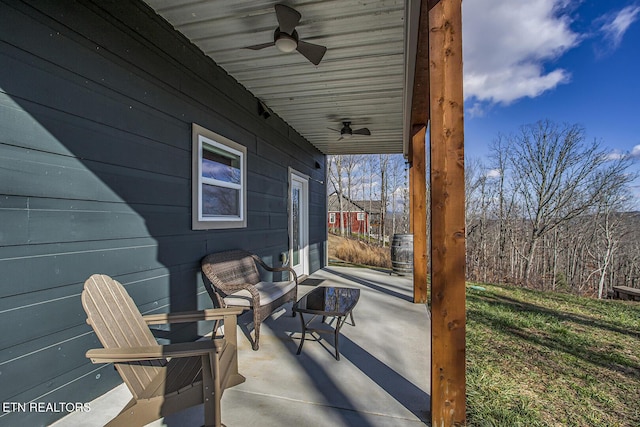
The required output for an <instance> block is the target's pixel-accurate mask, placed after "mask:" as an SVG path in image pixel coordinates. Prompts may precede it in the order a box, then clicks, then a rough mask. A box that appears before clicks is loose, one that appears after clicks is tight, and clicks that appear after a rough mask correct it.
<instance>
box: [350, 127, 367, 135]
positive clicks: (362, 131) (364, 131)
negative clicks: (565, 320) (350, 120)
mask: <svg viewBox="0 0 640 427" xmlns="http://www.w3.org/2000/svg"><path fill="white" fill-rule="evenodd" d="M353 134H354V135H371V132H370V131H369V129H367V128H362V129H356V130H354V131H353Z"/></svg>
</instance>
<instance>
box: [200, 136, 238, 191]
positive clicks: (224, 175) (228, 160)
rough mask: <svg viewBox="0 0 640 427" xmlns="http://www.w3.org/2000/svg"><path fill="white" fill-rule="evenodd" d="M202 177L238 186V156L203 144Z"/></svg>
mask: <svg viewBox="0 0 640 427" xmlns="http://www.w3.org/2000/svg"><path fill="white" fill-rule="evenodd" d="M202 176H203V178H213V179H216V180H219V181H224V182H231V183H233V184H240V176H241V175H240V156H238V155H235V154H233V153H229V152H226V151H224V150H221V149H220V148H217V147H212V146H211V145H205V144H203V145H202Z"/></svg>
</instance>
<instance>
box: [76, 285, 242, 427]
mask: <svg viewBox="0 0 640 427" xmlns="http://www.w3.org/2000/svg"><path fill="white" fill-rule="evenodd" d="M82 306H83V307H84V310H85V312H86V313H87V323H89V324H90V325H91V326H92V327H93V330H94V331H95V333H96V335H97V336H98V338H99V339H100V342H101V343H102V345H103V346H104V348H101V349H93V350H89V351H88V352H87V354H86V355H87V357H88V358H89V359H91V361H92V362H93V363H113V364H114V365H115V367H116V369H117V370H118V372H119V373H120V375H121V376H122V379H123V381H124V382H125V383H126V384H127V387H129V390H130V391H131V394H132V395H133V398H132V399H131V401H130V402H129V403H128V404H127V405H126V406H125V407H124V408H123V409H122V411H121V412H120V414H118V416H116V417H115V418H114V419H113V420H111V421H110V422H109V423H108V424H107V426H126V427H132V426H143V425H145V424H148V423H149V422H151V421H154V420H156V419H159V418H161V417H164V416H166V415H169V414H172V413H174V412H178V411H181V410H183V409H186V408H189V407H191V406H195V405H198V404H201V403H204V416H205V425H207V426H220V425H221V416H220V398H221V397H222V393H223V391H224V389H225V388H228V387H232V386H234V385H237V384H240V383H242V382H244V380H245V378H244V377H243V376H242V375H240V374H239V373H238V358H237V342H236V318H237V315H238V314H240V313H241V312H242V309H239V308H225V309H213V310H203V311H192V312H185V313H175V314H171V313H169V314H157V315H149V316H142V315H141V314H140V311H139V310H138V308H137V307H136V305H135V303H134V302H133V300H132V299H131V297H130V296H129V294H128V293H127V291H126V290H125V289H124V287H123V286H122V285H121V284H120V283H118V282H117V281H116V280H114V279H112V278H111V277H109V276H105V275H98V274H95V275H93V276H91V277H90V278H89V279H88V280H87V281H86V282H85V284H84V291H83V292H82ZM198 320H216V321H219V320H223V321H224V338H217V339H213V340H207V341H198V342H190V343H178V344H170V345H159V344H158V343H157V342H156V340H155V338H154V336H153V334H152V333H151V330H150V329H149V327H148V325H150V324H162V323H181V322H195V321H198ZM214 335H215V334H214Z"/></svg>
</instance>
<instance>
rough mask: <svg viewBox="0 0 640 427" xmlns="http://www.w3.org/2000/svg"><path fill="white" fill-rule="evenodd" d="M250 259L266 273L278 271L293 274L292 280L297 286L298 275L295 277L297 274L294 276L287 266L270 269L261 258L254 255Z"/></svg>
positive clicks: (293, 272) (294, 273)
mask: <svg viewBox="0 0 640 427" xmlns="http://www.w3.org/2000/svg"><path fill="white" fill-rule="evenodd" d="M251 258H253V260H254V261H255V262H257V263H258V264H260V266H261V267H262V268H264V269H265V270H267V271H276V272H278V271H288V272H290V273H291V274H293V280H295V282H296V285H297V284H298V275H297V274H296V272H295V271H294V270H293V268H291V267H288V266H284V267H271V266H269V265H267V263H265V262H264V261H263V260H262V258H260V257H259V256H258V255H254V254H251Z"/></svg>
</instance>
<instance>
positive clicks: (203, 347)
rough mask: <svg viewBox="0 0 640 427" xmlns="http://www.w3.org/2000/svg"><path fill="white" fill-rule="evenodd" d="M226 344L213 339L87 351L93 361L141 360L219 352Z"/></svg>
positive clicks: (119, 361) (88, 356)
mask: <svg viewBox="0 0 640 427" xmlns="http://www.w3.org/2000/svg"><path fill="white" fill-rule="evenodd" d="M224 345H225V340H213V341H196V342H188V343H178V344H169V345H153V346H148V347H128V348H94V349H91V350H89V351H87V353H86V356H87V358H89V359H91V362H93V363H123V362H141V361H145V360H158V359H165V358H167V357H193V356H203V355H206V354H209V353H212V352H217V353H219V352H220V351H221V350H222V349H223V348H224Z"/></svg>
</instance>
